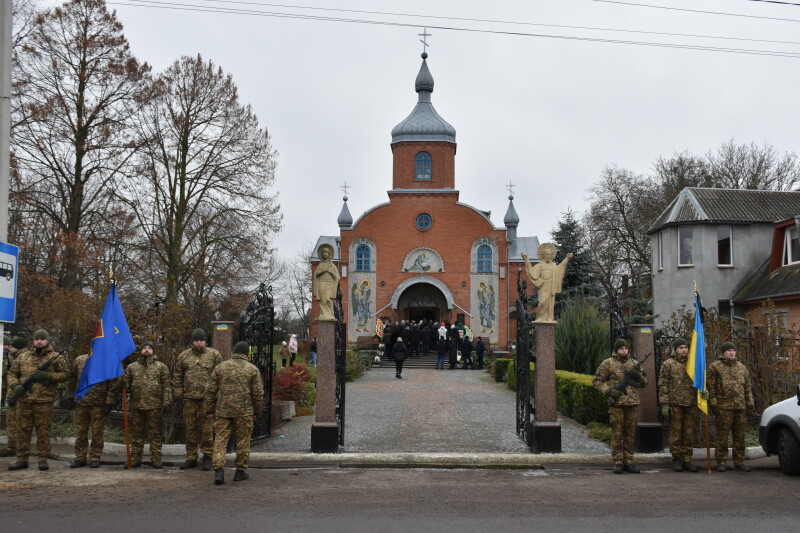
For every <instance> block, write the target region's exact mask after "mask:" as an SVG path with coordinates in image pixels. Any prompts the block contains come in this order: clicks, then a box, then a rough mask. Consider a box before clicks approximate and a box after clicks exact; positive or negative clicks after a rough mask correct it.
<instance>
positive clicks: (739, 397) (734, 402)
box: [706, 357, 755, 466]
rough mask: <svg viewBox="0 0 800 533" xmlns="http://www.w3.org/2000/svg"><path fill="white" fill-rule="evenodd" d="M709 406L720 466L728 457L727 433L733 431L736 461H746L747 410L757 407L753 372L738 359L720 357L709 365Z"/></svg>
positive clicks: (716, 453) (716, 454) (739, 462)
mask: <svg viewBox="0 0 800 533" xmlns="http://www.w3.org/2000/svg"><path fill="white" fill-rule="evenodd" d="M706 386H707V389H708V406H709V408H710V409H711V412H713V413H714V414H715V418H716V427H717V439H716V443H715V447H716V451H715V458H716V460H717V465H723V466H724V465H725V462H726V460H727V458H728V435H729V434H730V433H731V432H733V464H734V465H737V466H739V465H742V464H743V463H744V433H745V430H746V429H747V413H748V412H750V411H752V410H753V409H754V408H755V403H754V402H753V389H752V386H751V381H750V372H748V371H747V368H746V367H745V366H744V365H743V364H742V363H740V362H739V361H737V360H736V359H726V358H724V357H720V358H719V359H717V360H716V361H714V362H713V363H711V364H710V365H708V374H707V384H706Z"/></svg>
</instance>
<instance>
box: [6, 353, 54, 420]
mask: <svg viewBox="0 0 800 533" xmlns="http://www.w3.org/2000/svg"><path fill="white" fill-rule="evenodd" d="M65 353H67V350H66V348H65V349H63V350H61V351H60V352H58V353H57V354H55V355H54V356H53V357H51V358H50V359H48V360H47V361H45V362H44V363H43V364H42V365H41V366H40V367H39V368H37V369H36V370H47V369H48V368H50V365H52V364H53V363H54V362H55V360H56V359H58V358H59V357H61V356H62V355H64V354H65ZM36 381H38V380H35V379H33V375H31V376H29V377H28V379H26V380H25V382H24V383H22V386H23V387H24V388H25V390H24V391H23V392H21V393H19V394H17V393H16V392H15V393H14V394H13V395H12V396H11V397H10V398H9V399H8V402H6V403H8V405H9V406H10V407H13V406H15V405H16V404H17V402H18V401H19V400H20V398H22V397H23V396H24V395H25V394H26V393H28V392H30V391H31V387H32V386H33V384H34V383H35V382H36Z"/></svg>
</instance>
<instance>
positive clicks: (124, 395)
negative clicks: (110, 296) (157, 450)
mask: <svg viewBox="0 0 800 533" xmlns="http://www.w3.org/2000/svg"><path fill="white" fill-rule="evenodd" d="M108 277H109V279H110V280H111V285H112V286H113V285H114V283H115V282H114V265H113V264H110V265H108ZM120 364H122V363H120ZM122 425H123V427H124V428H125V454H126V456H127V460H128V463H127V465H128V470H130V469H131V433H130V430H129V426H128V387H126V382H125V377H124V376H123V377H122Z"/></svg>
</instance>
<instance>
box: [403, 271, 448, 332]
mask: <svg viewBox="0 0 800 533" xmlns="http://www.w3.org/2000/svg"><path fill="white" fill-rule="evenodd" d="M452 308H453V295H452V293H451V292H450V289H448V288H447V285H445V284H444V283H442V282H441V281H440V280H438V279H436V278H433V277H430V276H417V277H414V278H410V279H407V280H405V281H404V282H403V283H401V284H400V285H398V286H397V288H396V289H395V291H394V293H393V294H392V309H393V310H394V311H395V312H396V313H397V316H398V317H399V318H400V319H401V320H415V321H418V320H422V319H423V318H424V319H426V320H431V321H435V322H440V321H442V320H444V318H445V316H446V315H447V313H448V311H449V310H451V309H452Z"/></svg>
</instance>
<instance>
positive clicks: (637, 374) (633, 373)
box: [625, 367, 644, 382]
mask: <svg viewBox="0 0 800 533" xmlns="http://www.w3.org/2000/svg"><path fill="white" fill-rule="evenodd" d="M625 373H626V374H628V375H629V376H630V377H631V379H632V380H634V381H637V382H638V381H642V378H643V377H644V376H643V375H642V373H641V371H639V369H637V368H633V367H631V368H629V369H627V370H626V371H625Z"/></svg>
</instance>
